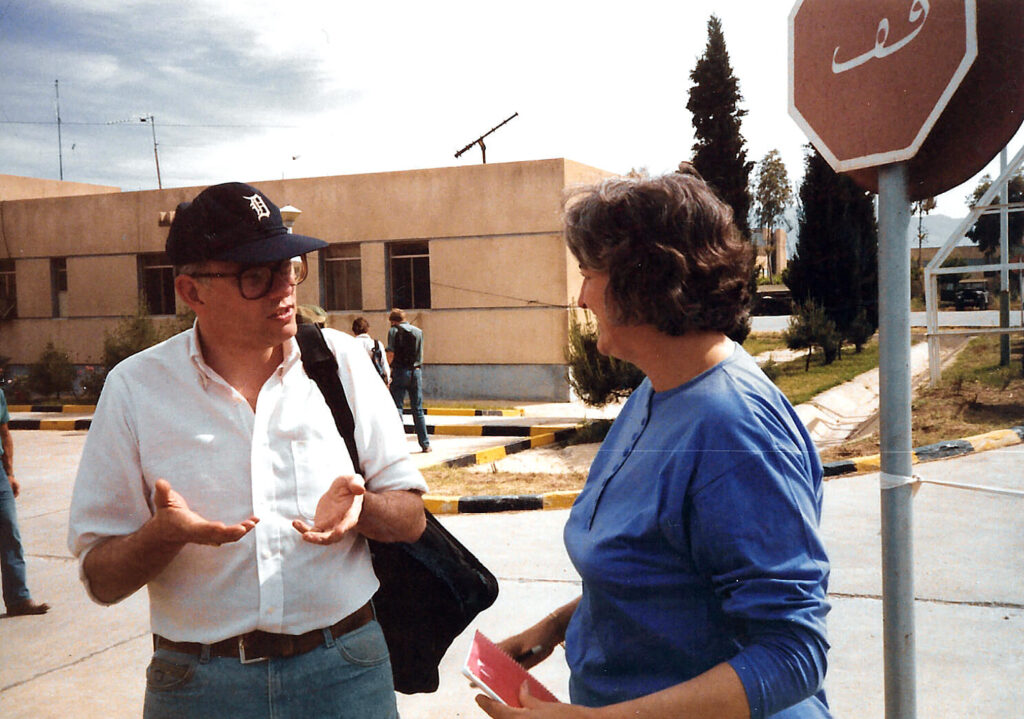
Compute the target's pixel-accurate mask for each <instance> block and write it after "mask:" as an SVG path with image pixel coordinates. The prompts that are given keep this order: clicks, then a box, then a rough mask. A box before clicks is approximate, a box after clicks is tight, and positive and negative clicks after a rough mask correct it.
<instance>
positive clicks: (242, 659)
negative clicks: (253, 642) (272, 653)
mask: <svg viewBox="0 0 1024 719" xmlns="http://www.w3.org/2000/svg"><path fill="white" fill-rule="evenodd" d="M245 636H246V635H244V634H243V635H242V636H240V637H239V638H238V661H239V663H240V664H258V663H259V662H265V661H267V659H269V657H266V656H263V657H254V658H252V659H249V658H247V657H246V656H245Z"/></svg>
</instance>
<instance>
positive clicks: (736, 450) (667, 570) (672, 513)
mask: <svg viewBox="0 0 1024 719" xmlns="http://www.w3.org/2000/svg"><path fill="white" fill-rule="evenodd" d="M821 481H822V470H821V462H820V460H819V458H818V454H817V451H816V450H815V448H814V445H813V443H812V441H811V439H810V437H809V436H808V434H807V432H806V430H805V429H804V427H803V424H802V423H801V422H800V419H799V417H797V415H796V413H795V412H794V410H793V408H792V406H791V405H790V404H789V402H788V401H787V400H786V398H785V397H784V396H783V395H782V394H781V393H780V392H779V391H778V389H777V388H776V387H775V385H773V384H772V383H771V382H770V381H769V380H768V379H767V378H766V377H765V376H764V374H763V373H762V372H761V371H760V369H759V368H758V367H757V365H756V363H755V362H754V361H753V359H751V357H750V355H748V354H747V353H746V352H745V351H744V350H743V349H742V347H739V346H737V347H736V349H735V351H734V352H733V354H732V356H731V357H730V358H729V359H727V360H725V361H723V362H721V363H720V364H718V365H716V366H715V367H713V368H711V369H709V370H708V371H706V372H704V373H703V374H701V375H699V376H697V377H695V378H694V379H692V380H690V381H689V382H687V383H685V384H683V385H681V386H679V387H676V388H674V389H671V390H667V391H665V392H654V390H653V388H652V387H651V384H650V381H649V380H645V381H644V383H643V384H641V386H640V387H639V388H638V389H637V390H636V391H635V392H634V393H633V395H632V396H631V397H630V399H629V401H628V402H627V403H626V405H625V406H624V407H623V409H622V411H621V413H620V414H619V417H618V419H617V420H616V421H615V424H614V426H613V427H612V429H611V431H610V432H609V434H608V436H607V438H606V439H605V441H604V443H603V444H602V446H601V449H600V451H599V452H598V455H597V457H596V459H595V461H594V463H593V465H592V466H591V470H590V475H589V477H588V479H587V482H586V485H585V487H584V489H583V491H582V492H581V494H580V496H579V498H578V499H577V501H576V503H575V504H574V506H573V508H572V512H571V513H570V517H569V521H568V523H567V524H566V527H565V544H566V548H567V549H568V552H569V556H570V558H571V559H572V562H573V564H574V565H575V567H576V569H577V571H578V572H579V573H580V576H581V577H582V578H583V596H582V599H581V601H580V604H579V607H578V609H577V611H576V612H575V614H574V615H573V618H572V621H571V622H570V624H569V627H568V631H567V634H566V654H567V659H568V661H569V666H570V669H571V678H570V695H571V698H572V701H573V702H574V703H577V704H583V705H587V706H604V705H607V704H613V703H617V702H621V701H625V700H628V699H633V698H636V697H639V696H644V695H647V694H650V693H653V692H656V691H658V690H661V689H664V688H667V687H670V686H673V685H675V684H678V683H681V682H683V681H686V680H688V679H691V678H693V677H695V676H697V675H698V674H701V673H703V672H705V671H707V670H708V669H710V668H711V667H713V666H715V665H717V664H719V663H721V662H728V663H729V664H730V665H731V666H732V668H733V669H734V670H735V671H736V673H737V674H738V675H739V678H740V680H741V682H742V683H743V687H744V689H745V691H746V694H747V699H748V701H749V704H750V708H751V716H752V717H755V718H760V717H779V718H782V717H785V718H787V719H791V718H795V717H800V718H801V719H805V718H810V717H815V718H820V717H829V716H830V713H829V710H828V705H827V702H826V699H825V693H824V690H823V688H822V683H823V680H824V676H825V669H826V652H827V650H828V641H827V638H826V634H825V615H826V614H827V613H828V610H829V604H828V601H827V599H826V593H827V585H828V572H829V565H828V558H827V556H826V554H825V549H824V547H823V545H822V541H821V537H820V536H819V532H818V523H819V520H820V517H821V500H822V484H821Z"/></svg>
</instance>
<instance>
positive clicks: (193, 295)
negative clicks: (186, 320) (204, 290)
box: [174, 275, 203, 312]
mask: <svg viewBox="0 0 1024 719" xmlns="http://www.w3.org/2000/svg"><path fill="white" fill-rule="evenodd" d="M174 291H175V292H177V293H178V297H180V298H181V301H182V302H184V303H185V304H186V305H188V306H189V309H191V310H192V311H193V312H196V311H197V309H196V308H197V307H201V306H202V305H203V301H202V300H201V299H200V298H199V283H198V282H197V281H196V278H195V277H192V276H190V275H178V276H177V277H175V278H174Z"/></svg>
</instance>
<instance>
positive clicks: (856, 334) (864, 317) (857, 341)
mask: <svg viewBox="0 0 1024 719" xmlns="http://www.w3.org/2000/svg"><path fill="white" fill-rule="evenodd" d="M874 334H875V328H874V327H872V325H871V321H870V320H869V319H868V311H867V310H866V309H864V308H863V307H861V309H860V311H859V312H858V313H857V316H856V317H854V318H853V322H851V323H850V326H849V327H848V328H847V329H846V339H848V340H849V341H850V342H852V343H853V347H854V351H855V352H858V353H859V352H860V351H861V350H862V349H864V345H866V344H867V343H868V340H870V339H871V337H872V335H874Z"/></svg>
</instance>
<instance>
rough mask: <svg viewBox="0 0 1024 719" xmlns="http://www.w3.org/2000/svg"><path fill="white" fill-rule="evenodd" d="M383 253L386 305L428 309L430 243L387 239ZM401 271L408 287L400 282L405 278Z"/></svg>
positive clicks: (430, 301) (429, 307)
mask: <svg viewBox="0 0 1024 719" xmlns="http://www.w3.org/2000/svg"><path fill="white" fill-rule="evenodd" d="M386 254H387V271H388V272H387V277H388V283H387V284H388V304H389V306H391V307H400V308H402V309H412V310H429V309H431V305H432V298H431V292H430V243H429V242H428V241H426V240H414V241H402V242H389V243H388V245H387V253H386ZM418 260H419V262H418ZM406 268H407V269H406ZM403 273H404V274H405V276H408V278H409V282H410V286H409V287H408V289H405V288H404V287H403V285H402V284H401V282H402V281H403V280H404V279H405V277H404V276H403Z"/></svg>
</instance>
